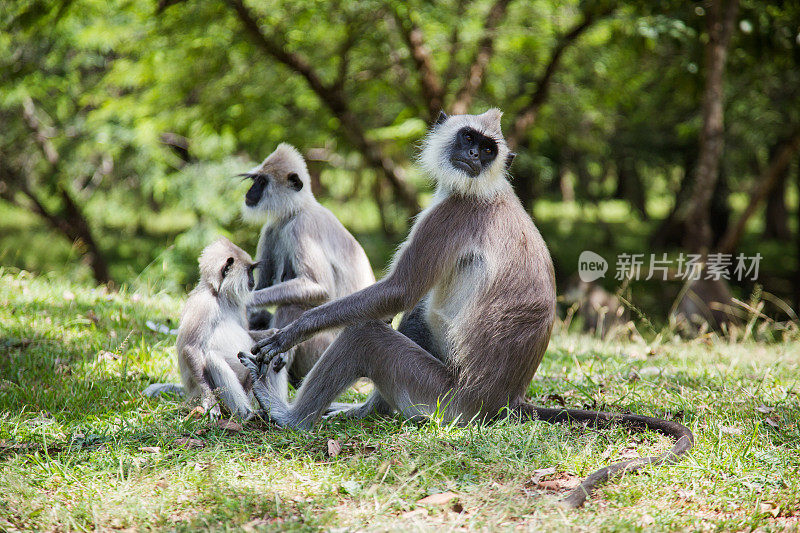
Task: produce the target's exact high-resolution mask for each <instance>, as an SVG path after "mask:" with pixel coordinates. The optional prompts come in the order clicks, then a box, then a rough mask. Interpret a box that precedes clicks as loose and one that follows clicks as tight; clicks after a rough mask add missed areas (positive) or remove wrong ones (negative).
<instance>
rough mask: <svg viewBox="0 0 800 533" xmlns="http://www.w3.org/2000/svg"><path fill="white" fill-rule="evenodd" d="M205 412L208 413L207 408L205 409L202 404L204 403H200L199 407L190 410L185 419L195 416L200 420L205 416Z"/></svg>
mask: <svg viewBox="0 0 800 533" xmlns="http://www.w3.org/2000/svg"><path fill="white" fill-rule="evenodd" d="M204 414H206V410H205V409H203V406H202V405H198V406H197V407H195V408H194V409H192V410H191V411H190V412H189V414H188V415H186V418H185V420H189V419H191V418H194V419H196V420H200V419H201V418H203V415H204Z"/></svg>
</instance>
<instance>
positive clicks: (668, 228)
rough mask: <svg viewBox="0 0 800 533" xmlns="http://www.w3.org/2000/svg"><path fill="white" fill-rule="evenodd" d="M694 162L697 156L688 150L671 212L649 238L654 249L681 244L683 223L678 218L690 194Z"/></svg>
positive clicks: (693, 151)
mask: <svg viewBox="0 0 800 533" xmlns="http://www.w3.org/2000/svg"><path fill="white" fill-rule="evenodd" d="M696 161H697V154H696V153H695V150H689V151H688V152H687V153H686V155H685V161H684V164H683V178H682V179H681V183H680V187H679V188H678V192H677V193H675V203H674V204H673V206H672V210H671V211H670V212H669V215H667V218H665V219H664V220H662V221H661V223H660V224H659V225H658V227H657V228H656V230H655V231H654V232H653V235H652V237H651V238H650V242H652V243H653V246H654V247H655V248H667V247H670V246H678V245H680V243H681V236H682V234H683V223H684V221H683V220H682V219H681V218H680V216H681V208H682V207H683V206H684V205H686V203H687V201H688V198H689V195H690V194H691V190H692V183H693V182H694V176H693V175H692V169H693V168H694V166H695V162H696Z"/></svg>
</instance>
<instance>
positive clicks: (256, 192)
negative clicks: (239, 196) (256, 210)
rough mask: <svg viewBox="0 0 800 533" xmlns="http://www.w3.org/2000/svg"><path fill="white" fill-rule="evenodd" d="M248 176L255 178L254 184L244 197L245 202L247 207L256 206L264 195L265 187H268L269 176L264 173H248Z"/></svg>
mask: <svg viewBox="0 0 800 533" xmlns="http://www.w3.org/2000/svg"><path fill="white" fill-rule="evenodd" d="M248 177H251V178H253V184H252V185H251V186H250V189H248V191H247V194H246V195H245V197H244V203H245V204H246V205H247V207H255V206H256V205H258V202H260V201H261V197H262V196H263V195H264V189H265V188H266V187H267V179H268V178H267V176H265V175H263V174H248Z"/></svg>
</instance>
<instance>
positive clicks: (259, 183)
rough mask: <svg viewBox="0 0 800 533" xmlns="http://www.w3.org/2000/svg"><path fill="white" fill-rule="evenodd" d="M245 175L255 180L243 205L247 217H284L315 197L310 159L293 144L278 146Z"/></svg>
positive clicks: (258, 220) (254, 218)
mask: <svg viewBox="0 0 800 533" xmlns="http://www.w3.org/2000/svg"><path fill="white" fill-rule="evenodd" d="M242 175H243V176H245V177H246V178H249V179H252V180H253V184H252V185H251V186H250V190H248V191H247V194H246V195H245V197H244V205H243V206H242V216H243V218H244V219H245V220H250V221H253V222H256V223H259V224H261V223H264V222H266V221H268V220H270V219H280V218H283V217H286V216H289V215H291V214H293V213H295V212H297V211H298V210H299V209H300V208H301V207H302V206H303V204H304V203H305V202H308V201H309V200H313V198H314V196H313V194H312V193H311V186H310V183H311V178H310V177H309V175H308V168H306V162H305V160H304V159H303V156H302V155H300V152H299V151H297V149H296V148H295V147H294V146H292V145H290V144H286V143H282V144H280V145H278V147H277V148H276V149H275V151H274V152H272V153H271V154H270V155H269V156H268V157H267V158H266V159H265V160H264V162H263V163H261V164H260V165H259V166H257V167H256V168H254V169H253V170H251V171H250V172H247V173H245V174H242Z"/></svg>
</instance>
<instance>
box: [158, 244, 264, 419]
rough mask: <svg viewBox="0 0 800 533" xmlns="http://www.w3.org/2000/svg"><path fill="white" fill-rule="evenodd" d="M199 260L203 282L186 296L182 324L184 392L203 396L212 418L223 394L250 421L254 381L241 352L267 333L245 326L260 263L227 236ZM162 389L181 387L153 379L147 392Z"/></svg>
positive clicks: (236, 412) (180, 344)
mask: <svg viewBox="0 0 800 533" xmlns="http://www.w3.org/2000/svg"><path fill="white" fill-rule="evenodd" d="M198 263H199V266H200V281H199V282H198V283H197V286H196V287H195V288H194V290H193V291H192V292H191V294H190V295H189V299H188V300H187V301H186V305H185V306H184V309H183V314H182V315H181V321H180V326H179V327H178V340H177V351H178V366H179V368H180V372H181V381H182V382H183V387H182V392H184V393H185V394H186V396H187V398H189V399H192V398H198V397H199V398H200V405H201V406H202V407H203V408H204V409H205V410H206V412H207V413H208V414H209V416H210V417H211V418H219V417H220V415H221V410H220V405H219V402H218V401H217V396H219V398H221V399H222V401H223V403H224V404H225V406H226V407H227V408H228V410H230V412H231V413H232V414H234V415H236V416H238V417H239V418H241V419H243V420H248V419H250V418H251V417H252V416H253V413H254V410H253V408H252V405H251V401H250V391H251V390H252V386H253V381H252V378H251V376H250V372H249V371H248V370H247V369H246V368H245V367H244V366H243V365H242V364H241V363H240V362H239V360H238V358H237V354H238V353H239V352H241V351H246V350H249V349H250V348H251V346H252V345H253V343H254V340H258V339H261V338H263V337H264V336H265V334H266V333H267V332H258V331H253V332H249V331H248V329H247V319H246V314H245V309H246V305H247V302H248V301H249V299H250V297H251V294H252V292H251V291H252V290H253V287H254V285H255V282H254V279H253V270H254V268H255V266H256V264H255V263H254V262H253V260H252V259H251V258H250V255H249V254H248V253H247V252H245V251H244V250H242V249H241V248H239V247H238V246H236V245H235V244H233V243H232V242H230V241H229V240H228V239H226V238H224V237H223V238H220V239H218V240H217V241H215V242H214V243H212V244H210V245H209V246H207V247H206V248H205V249H204V250H203V253H202V254H201V255H200V259H199V260H198ZM251 333H252V336H251ZM162 392H181V387H178V386H177V385H174V384H171V383H167V384H154V385H150V386H149V387H148V388H147V390H145V395H147V396H155V395H157V394H159V393H162Z"/></svg>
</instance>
